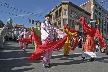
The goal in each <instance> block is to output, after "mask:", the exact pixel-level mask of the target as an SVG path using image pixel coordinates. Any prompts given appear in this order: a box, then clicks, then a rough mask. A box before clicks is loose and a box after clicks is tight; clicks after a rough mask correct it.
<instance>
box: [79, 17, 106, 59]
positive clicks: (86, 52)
mask: <svg viewBox="0 0 108 72" xmlns="http://www.w3.org/2000/svg"><path fill="white" fill-rule="evenodd" d="M79 21H80V22H81V24H82V26H83V30H84V31H85V32H86V41H85V43H84V44H83V53H82V58H83V60H85V58H86V57H90V58H91V61H94V58H95V57H96V54H95V51H96V45H95V42H94V37H96V38H98V40H99V41H100V46H102V47H105V46H106V43H105V41H104V40H103V38H102V36H101V35H100V32H99V30H98V28H91V25H90V24H87V23H86V18H85V17H81V18H80V19H79Z"/></svg>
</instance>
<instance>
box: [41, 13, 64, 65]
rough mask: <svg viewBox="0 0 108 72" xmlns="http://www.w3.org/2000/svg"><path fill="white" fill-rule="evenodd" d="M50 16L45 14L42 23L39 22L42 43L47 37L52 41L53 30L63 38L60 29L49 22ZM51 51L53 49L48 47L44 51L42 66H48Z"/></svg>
mask: <svg viewBox="0 0 108 72" xmlns="http://www.w3.org/2000/svg"><path fill="white" fill-rule="evenodd" d="M51 18H52V16H51V15H49V14H47V15H46V16H45V21H44V22H43V23H41V41H42V44H44V43H45V42H46V41H47V39H49V40H50V42H53V39H54V36H53V32H54V31H56V33H58V35H59V36H60V37H61V38H63V36H64V35H66V34H65V33H63V32H62V31H60V30H59V29H57V28H56V27H54V25H53V24H51V23H50V20H51ZM52 52H53V49H50V50H48V51H46V52H44V54H43V66H44V67H50V58H51V56H52Z"/></svg>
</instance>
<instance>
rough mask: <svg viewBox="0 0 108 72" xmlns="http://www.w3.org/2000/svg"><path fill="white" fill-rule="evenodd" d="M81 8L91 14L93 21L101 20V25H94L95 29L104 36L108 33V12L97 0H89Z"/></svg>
mask: <svg viewBox="0 0 108 72" xmlns="http://www.w3.org/2000/svg"><path fill="white" fill-rule="evenodd" d="M80 7H81V8H82V9H84V10H86V11H88V12H89V13H90V14H91V19H94V20H99V25H96V24H95V23H92V26H93V27H98V28H99V29H101V30H102V32H103V34H106V33H108V11H107V10H106V9H104V8H103V6H101V5H100V4H99V3H98V2H97V1H96V0H89V1H88V2H85V3H84V4H82V5H80Z"/></svg>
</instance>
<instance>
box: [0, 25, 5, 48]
mask: <svg viewBox="0 0 108 72" xmlns="http://www.w3.org/2000/svg"><path fill="white" fill-rule="evenodd" d="M5 33H6V28H5V27H3V28H0V49H3V42H4V40H3V37H4V35H5Z"/></svg>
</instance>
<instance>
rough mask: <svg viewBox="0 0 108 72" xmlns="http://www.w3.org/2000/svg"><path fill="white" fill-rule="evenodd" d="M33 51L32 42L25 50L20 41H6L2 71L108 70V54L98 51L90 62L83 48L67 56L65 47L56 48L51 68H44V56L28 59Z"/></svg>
mask: <svg viewBox="0 0 108 72" xmlns="http://www.w3.org/2000/svg"><path fill="white" fill-rule="evenodd" d="M33 51H34V48H33V46H32V45H31V44H29V46H28V48H27V49H26V50H25V51H24V50H22V49H20V48H19V44H18V43H15V42H6V43H5V45H4V49H0V72H108V55H105V54H104V53H100V52H98V53H97V58H96V59H95V61H94V62H90V61H89V58H87V60H86V61H83V60H82V58H81V53H82V51H81V48H76V50H75V51H70V55H69V56H67V57H65V56H63V49H61V50H60V51H57V50H54V52H53V56H52V58H51V68H44V67H43V66H42V58H41V59H40V60H35V61H28V60H27V59H26V58H27V57H29V56H30V55H31V54H32V52H33Z"/></svg>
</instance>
